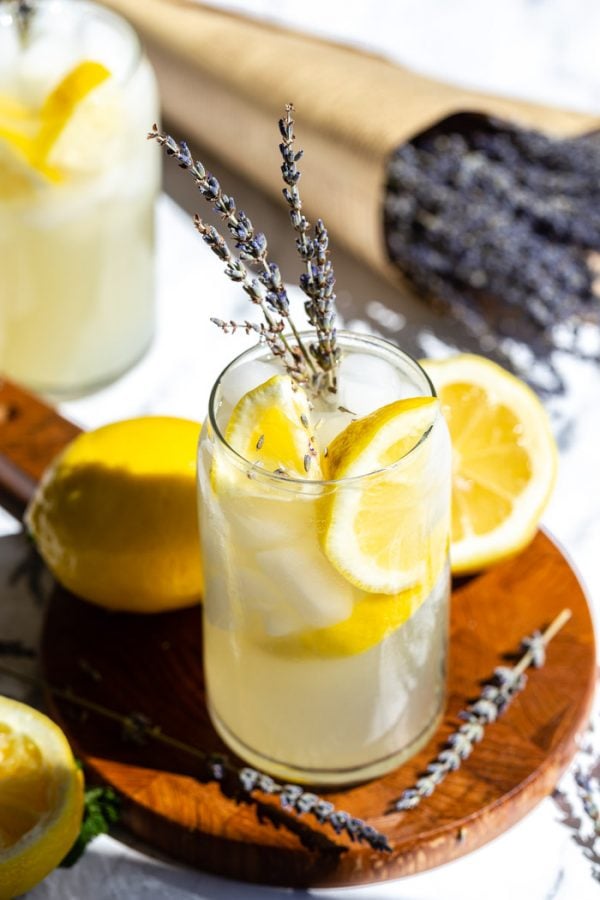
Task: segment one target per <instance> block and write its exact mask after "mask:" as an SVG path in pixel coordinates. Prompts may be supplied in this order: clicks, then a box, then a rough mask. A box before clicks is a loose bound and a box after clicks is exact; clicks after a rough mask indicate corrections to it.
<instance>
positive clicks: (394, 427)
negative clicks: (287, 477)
mask: <svg viewBox="0 0 600 900" xmlns="http://www.w3.org/2000/svg"><path fill="white" fill-rule="evenodd" d="M438 413H439V406H438V403H437V400H435V398H432V397H413V398H409V399H406V400H398V401H396V402H395V403H391V404H389V405H388V406H384V407H382V408H381V409H378V410H376V411H375V412H373V413H371V414H370V415H368V416H365V417H364V418H362V419H358V420H357V421H355V422H352V423H351V424H350V425H348V427H347V428H346V429H345V430H344V431H342V432H341V433H340V434H339V435H338V436H337V437H336V438H335V439H334V440H333V442H332V443H331V444H330V446H329V453H328V456H327V473H326V474H327V477H328V478H331V479H336V480H338V479H345V478H352V477H354V476H362V475H369V473H376V472H378V470H381V469H385V468H386V467H391V468H389V470H388V471H387V472H383V473H379V474H377V475H372V476H371V477H367V478H364V479H361V480H360V481H357V482H355V483H354V484H349V483H346V484H343V485H338V486H336V487H335V488H334V489H333V490H332V491H331V493H330V494H329V495H328V497H327V498H326V499H325V500H324V504H323V506H324V515H323V522H324V525H323V534H322V541H323V549H324V551H325V553H326V555H327V557H328V559H329V560H330V562H331V563H332V564H333V565H334V566H335V568H336V569H337V570H338V571H339V572H340V573H341V574H342V575H344V577H345V578H347V579H348V580H349V581H350V582H351V583H352V584H354V585H356V587H359V588H361V589H362V590H364V591H369V592H373V593H382V594H397V593H399V592H400V591H404V590H406V589H408V588H410V587H412V586H414V585H415V584H417V583H422V582H423V581H424V580H425V577H426V573H427V569H428V567H429V564H430V559H429V557H430V553H429V551H430V549H432V546H433V542H432V541H431V540H430V539H429V537H430V533H431V532H430V527H429V526H430V524H433V523H430V522H429V521H426V520H428V518H429V516H428V513H429V510H428V509H427V507H428V504H427V503H424V502H423V483H424V481H423V470H422V467H423V466H424V465H427V462H428V459H429V454H428V453H426V452H424V453H419V452H418V451H417V452H416V453H415V455H414V456H412V459H409V456H410V451H413V450H415V448H417V446H418V445H419V444H420V443H421V441H422V439H423V438H424V437H425V436H426V435H427V434H428V432H429V431H430V429H431V428H432V426H433V424H434V422H435V419H436V417H437V415H438ZM400 460H403V463H402V464H400V465H398V466H394V465H393V464H394V463H397V462H399V461H400ZM440 464H441V465H443V460H440ZM420 506H421V509H420Z"/></svg>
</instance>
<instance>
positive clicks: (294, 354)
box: [194, 213, 310, 385]
mask: <svg viewBox="0 0 600 900" xmlns="http://www.w3.org/2000/svg"><path fill="white" fill-rule="evenodd" d="M194 226H195V228H196V230H197V231H198V232H199V233H200V234H201V236H202V240H203V241H204V242H205V244H206V245H207V246H208V247H210V249H211V250H212V251H213V253H214V254H215V255H216V256H218V257H219V259H220V260H221V261H222V262H224V263H225V264H226V265H225V274H226V275H227V277H228V278H231V280H232V281H235V282H237V283H238V284H240V285H241V287H242V289H243V290H244V291H245V292H246V293H247V294H248V297H249V298H250V300H251V302H252V303H255V304H256V305H257V306H259V307H260V308H261V310H262V313H263V315H264V317H265V320H266V323H267V325H266V328H265V329H264V330H263V331H261V330H260V325H259V326H258V327H257V329H253V330H257V331H258V333H259V335H260V336H261V337H262V339H263V340H264V341H265V342H266V343H267V344H268V345H269V347H270V349H271V352H272V353H273V355H274V356H277V357H279V358H280V359H281V360H282V362H283V364H284V366H285V368H286V370H287V372H288V373H289V375H291V377H292V378H293V379H294V380H295V381H297V382H298V384H302V385H306V384H308V383H309V380H310V379H309V374H308V372H307V369H306V366H305V365H304V360H303V357H302V355H301V353H300V352H299V351H298V350H297V349H296V348H295V347H293V346H292V345H291V344H290V343H289V341H288V340H287V338H286V336H285V335H284V334H283V331H284V329H285V325H286V322H288V323H289V318H288V319H284V318H282V317H281V316H280V317H279V318H278V319H274V318H273V313H272V312H271V311H270V310H269V308H268V306H267V302H266V291H265V288H264V286H263V285H262V283H261V282H260V281H259V279H258V278H251V277H250V275H249V274H248V270H247V269H246V267H245V266H244V264H243V263H242V262H241V260H239V259H238V258H237V257H235V256H234V255H233V253H232V252H231V250H230V249H229V247H228V245H227V241H226V240H225V239H224V237H223V236H222V235H221V234H220V233H219V231H218V230H217V229H216V228H215V227H214V225H207V224H206V223H205V222H204V221H203V220H202V219H201V218H200V216H199V215H198V214H197V213H196V215H195V216H194ZM221 321H222V320H221V319H215V318H211V322H213V323H214V324H216V325H218V326H219V327H220V328H221V329H222V330H223V331H225V333H231V329H229V331H226V330H225V329H223V327H222V325H220V324H219V323H220V322H221ZM246 333H247V334H248V333H249V331H248V330H247V331H246Z"/></svg>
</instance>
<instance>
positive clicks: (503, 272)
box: [385, 114, 600, 358]
mask: <svg viewBox="0 0 600 900" xmlns="http://www.w3.org/2000/svg"><path fill="white" fill-rule="evenodd" d="M385 230H386V239H387V247H388V252H389V254H390V256H391V258H392V260H393V261H394V262H395V263H396V264H397V265H398V267H399V268H400V269H401V271H402V272H403V273H404V274H405V275H406V276H407V277H408V278H409V280H410V281H412V282H413V283H414V285H415V286H416V287H417V289H418V290H420V291H422V292H423V293H425V294H426V295H428V296H429V297H431V298H433V299H434V300H436V301H437V302H439V303H441V304H442V306H443V307H445V308H447V309H449V311H450V312H451V314H452V315H454V317H457V318H460V319H461V320H462V321H463V322H464V323H465V324H466V325H467V327H468V328H469V329H470V331H471V332H473V333H474V334H475V335H476V336H477V337H479V338H483V337H486V338H488V340H487V343H490V336H491V335H492V334H494V333H495V334H496V335H497V336H499V337H500V338H503V337H504V338H509V339H513V340H518V341H525V342H526V343H528V344H529V345H530V346H531V347H532V349H533V350H534V352H535V353H536V355H537V356H538V357H539V358H544V356H546V355H548V354H549V352H550V351H551V350H552V349H554V348H555V347H557V346H560V347H561V348H563V349H565V348H566V349H570V350H573V351H574V352H576V353H578V354H579V355H591V356H593V357H594V358H598V356H599V355H600V350H599V349H598V348H597V347H596V346H595V345H594V346H593V348H592V349H591V350H589V348H586V347H585V346H584V345H583V341H582V338H581V330H582V325H583V324H584V323H586V322H593V323H596V324H598V323H600V299H599V298H600V283H599V282H600V279H599V278H598V272H599V271H600V266H599V263H600V256H598V255H597V254H598V252H599V251H600V135H591V136H588V137H580V138H577V139H571V140H557V139H552V138H549V137H546V136H544V135H542V134H540V133H539V132H535V131H526V130H523V129H519V128H516V127H512V126H507V125H506V124H505V123H501V122H499V121H495V120H491V119H488V118H486V117H484V116H480V115H475V114H472V115H471V114H463V115H457V116H453V117H451V118H449V119H446V120H445V121H444V122H443V123H441V124H439V125H437V126H436V127H435V128H433V129H431V130H430V131H428V132H426V133H424V134H422V135H419V136H418V137H417V138H415V139H414V140H413V141H412V142H410V143H408V144H405V145H404V146H402V147H400V148H399V149H398V150H397V152H396V153H395V154H394V156H393V158H392V159H391V161H390V164H389V169H388V183H387V195H386V203H385ZM491 339H492V340H493V338H491Z"/></svg>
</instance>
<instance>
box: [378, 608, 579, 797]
mask: <svg viewBox="0 0 600 900" xmlns="http://www.w3.org/2000/svg"><path fill="white" fill-rule="evenodd" d="M570 618H571V610H569V609H563V611H562V612H561V613H560V614H559V615H558V616H557V617H556V619H554V621H553V622H552V623H551V624H550V625H549V626H548V628H547V629H546V630H545V631H544V632H540V631H535V632H534V633H533V635H531V636H530V637H526V638H523V640H522V641H521V649H522V650H523V656H522V657H521V659H520V660H519V662H518V663H517V664H516V665H515V666H513V667H512V668H510V667H508V666H499V667H498V668H497V669H496V670H495V672H494V676H493V679H492V680H491V681H490V682H489V683H488V684H486V685H484V687H483V689H482V692H481V695H480V696H479V698H478V699H477V700H476V701H475V702H474V703H470V704H469V705H468V706H467V708H466V709H464V710H461V711H460V712H459V713H458V718H459V719H462V720H463V724H462V725H460V726H459V728H458V729H457V730H456V731H455V732H454V733H453V734H451V735H450V737H449V738H448V740H447V742H446V746H445V747H444V749H443V750H442V751H441V753H439V755H438V756H437V757H436V758H435V759H434V760H433V761H432V762H430V763H429V765H428V766H427V768H426V770H425V772H424V774H423V775H422V776H421V777H420V778H418V779H417V781H416V783H415V785H414V787H410V788H407V789H406V790H405V791H403V792H402V794H401V795H400V798H399V799H398V800H396V802H395V803H394V804H393V809H394V810H396V811H399V810H408V809H414V808H415V807H416V806H418V805H419V803H420V802H421V800H422V799H423V797H429V796H431V794H433V792H434V790H435V789H436V787H437V786H438V785H439V784H440V783H441V782H442V781H443V780H444V779H445V778H446V776H447V775H448V774H449V773H450V772H455V771H456V770H457V769H459V768H460V766H461V764H462V762H463V760H465V759H467V757H468V756H470V755H471V753H472V751H473V748H474V746H475V744H478V743H479V741H481V739H482V738H483V736H484V732H485V727H486V725H491V724H492V723H493V722H495V721H496V719H497V718H498V717H499V716H501V715H502V713H503V712H504V711H505V709H506V708H507V706H508V705H509V704H510V702H511V700H512V699H513V697H514V696H515V694H518V693H519V691H521V690H523V688H524V687H525V684H526V682H527V679H526V676H525V674H524V673H525V670H526V669H528V668H529V666H534V668H536V669H537V668H540V667H541V666H543V665H544V662H545V658H546V652H545V651H546V646H547V644H548V643H549V642H550V641H551V640H552V638H553V637H554V636H555V635H556V634H557V633H558V631H560V629H561V628H562V627H563V625H564V624H565V623H566V622H568V620H569V619H570Z"/></svg>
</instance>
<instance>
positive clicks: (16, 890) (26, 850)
mask: <svg viewBox="0 0 600 900" xmlns="http://www.w3.org/2000/svg"><path fill="white" fill-rule="evenodd" d="M82 815H83V777H82V774H81V771H80V770H79V768H78V767H77V765H76V762H75V760H74V758H73V754H72V752H71V748H70V747H69V744H68V742H67V739H66V738H65V736H64V734H63V733H62V731H61V730H60V728H59V727H58V726H57V725H55V724H54V722H52V721H50V719H48V718H47V717H46V716H44V715H43V714H42V713H40V712H38V710H36V709H33V708H32V707H30V706H26V705H25V704H24V703H19V702H17V701H16V700H10V699H9V698H8V697H2V696H0V900H10V898H11V897H16V896H20V895H21V894H24V893H25V892H26V891H28V890H29V889H30V888H32V887H33V886H34V885H35V884H37V883H38V882H39V881H41V880H42V879H43V878H45V877H46V875H48V874H49V873H50V872H51V871H52V870H53V869H54V868H56V866H57V865H58V864H59V863H60V862H61V861H62V860H63V859H64V857H65V856H66V854H67V853H68V851H69V850H70V849H71V847H72V846H73V844H74V842H75V839H76V838H77V835H78V834H79V829H80V826H81V818H82Z"/></svg>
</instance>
